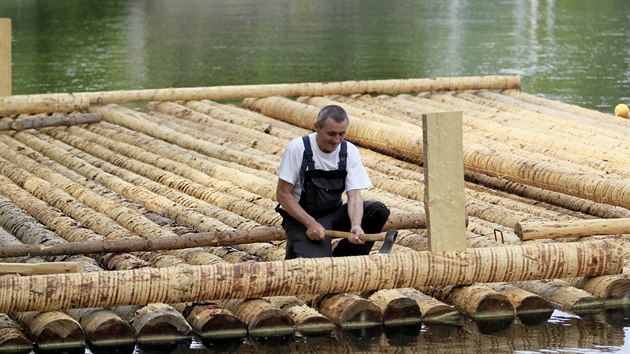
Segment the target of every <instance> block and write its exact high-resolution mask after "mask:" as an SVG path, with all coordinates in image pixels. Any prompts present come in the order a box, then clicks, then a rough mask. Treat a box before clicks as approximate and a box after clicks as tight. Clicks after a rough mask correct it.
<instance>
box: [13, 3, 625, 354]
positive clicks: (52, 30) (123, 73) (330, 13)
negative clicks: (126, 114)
mask: <svg viewBox="0 0 630 354" xmlns="http://www.w3.org/2000/svg"><path fill="white" fill-rule="evenodd" d="M0 17H2V18H11V19H12V25H13V93H14V94H32V93H46V92H76V91H102V90H120V89H143V88H164V87H191V86H215V85H242V84H259V83H261V84H262V83H285V82H311V81H342V80H363V79H393V78H411V77H435V76H477V75H496V74H518V75H521V76H522V91H524V92H528V93H532V94H537V95H541V96H545V97H548V98H551V99H555V100H559V101H563V102H567V103H572V104H577V105H581V106H585V107H589V108H593V109H596V110H600V111H603V112H612V110H613V108H614V106H615V105H616V104H617V103H630V2H628V1H625V0H613V1H599V0H576V1H568V0H564V1H552V0H550V1H534V0H532V1H517V0H512V1H472V0H470V1H465V0H461V1H457V0H443V1H439V0H433V1H358V0H347V1H313V0H310V1H307V0H297V1H288V0H287V1H279V0H268V1H256V0H232V1H202V0H177V1H174V0H173V1H167V0H156V1H150V0H137V1H123V0H100V1H96V0H95V1H87V0H39V1H37V0H0ZM628 335H630V320H629V319H628V315H627V314H626V313H625V312H624V311H621V310H611V311H609V312H607V313H600V314H597V315H594V316H582V317H579V316H573V315H569V314H565V313H561V312H556V313H555V314H554V316H553V317H552V319H551V320H550V321H548V322H545V323H542V324H539V325H534V326H524V325H520V324H512V325H510V326H509V327H507V328H494V329H492V328H490V329H488V328H479V327H478V326H477V324H474V323H466V325H465V326H461V327H460V326H457V327H455V326H448V327H444V328H442V327H430V326H429V327H422V328H412V329H407V330H403V329H395V328H394V329H391V328H384V329H383V328H381V329H377V330H373V331H364V332H360V333H340V332H336V333H335V334H332V335H330V336H324V337H320V338H300V337H296V338H289V339H287V340H284V341H281V340H273V341H256V340H251V339H250V340H246V341H244V342H243V343H238V344H234V345H231V346H225V347H216V346H215V347H212V346H211V348H213V349H223V350H236V351H239V352H260V351H272V352H273V351H279V352H289V351H293V352H305V351H306V352H309V351H310V352H340V351H341V352H350V351H362V352H377V351H386V352H409V351H412V352H440V353H470V352H478V353H499V352H506V353H511V352H519V353H532V352H544V353H567V352H569V353H575V352H581V353H582V352H619V353H624V352H626V353H627V352H630V339H626V337H627V336H628ZM163 349H164V350H165V351H171V352H204V351H207V349H206V347H205V346H204V343H201V342H198V341H194V342H193V343H192V345H182V346H179V347H173V348H166V347H165V348H163ZM146 352H149V351H146Z"/></svg>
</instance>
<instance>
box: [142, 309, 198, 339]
mask: <svg viewBox="0 0 630 354" xmlns="http://www.w3.org/2000/svg"><path fill="white" fill-rule="evenodd" d="M132 325H133V327H134V328H135V331H136V337H137V342H138V344H141V345H148V346H152V345H159V344H161V343H173V342H183V341H188V340H191V332H192V328H191V327H190V325H189V324H188V323H187V322H186V320H185V319H184V318H183V316H181V315H179V316H177V315H176V314H174V313H173V312H170V311H169V312H162V311H154V312H149V313H146V314H144V315H140V316H137V317H136V318H135V319H134V321H133V323H132Z"/></svg>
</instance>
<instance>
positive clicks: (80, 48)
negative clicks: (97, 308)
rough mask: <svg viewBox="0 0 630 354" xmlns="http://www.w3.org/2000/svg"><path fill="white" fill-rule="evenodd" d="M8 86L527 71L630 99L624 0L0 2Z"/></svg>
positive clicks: (598, 97)
mask: <svg viewBox="0 0 630 354" xmlns="http://www.w3.org/2000/svg"><path fill="white" fill-rule="evenodd" d="M0 17H9V18H12V20H13V31H14V42H13V92H14V94H29V93H44V92H71V91H101V90H119V89H141V88H163V87H184V86H214V85H238V84H257V83H283V82H308V81H340V80H354V79H357V80H360V79H390V78H409V77H433V76H476V75H495V74H519V75H522V77H523V80H522V84H523V85H522V86H523V87H522V90H523V91H525V92H528V93H534V94H539V95H543V96H546V97H549V98H552V99H556V100H560V101H563V102H567V103H574V104H578V105H582V106H585V107H589V108H593V109H597V110H600V111H604V112H612V110H613V108H614V106H615V105H616V104H617V103H619V102H625V103H630V102H629V101H630V35H629V34H630V6H629V4H628V3H627V1H625V0H616V1H598V0H579V1H568V0H567V1H517V0H511V1H465V0H460V1H457V0H442V1H439V0H433V1H358V0H350V1H312V0H309V1H306V0H297V1H289V0H286V1H281V0H267V1H255V0H231V1H203V0H181V1H174V0H171V1H168V0H156V1H150V0H136V1H124V0H101V1H87V0H54V1H53V0H39V1H37V0H2V1H0Z"/></svg>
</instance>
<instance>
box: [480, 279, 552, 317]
mask: <svg viewBox="0 0 630 354" xmlns="http://www.w3.org/2000/svg"><path fill="white" fill-rule="evenodd" d="M486 285H487V286H488V287H489V288H491V289H493V290H494V291H496V292H498V293H500V294H503V295H504V296H505V297H506V298H507V299H508V300H509V301H510V303H511V304H512V307H513V308H514V312H515V313H516V317H517V318H518V319H519V320H520V321H521V323H523V324H526V325H535V324H538V323H542V322H545V321H547V320H549V318H550V317H551V314H552V313H553V310H554V308H553V306H552V305H551V303H549V301H547V300H545V299H543V298H542V297H541V296H539V295H536V294H533V293H530V292H529V291H526V290H523V289H521V288H518V287H516V286H514V285H511V284H506V283H496V284H486Z"/></svg>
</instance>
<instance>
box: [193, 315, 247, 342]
mask: <svg viewBox="0 0 630 354" xmlns="http://www.w3.org/2000/svg"><path fill="white" fill-rule="evenodd" d="M191 325H192V326H193V330H194V331H195V332H196V333H197V334H198V335H199V336H200V337H201V338H205V339H228V338H243V337H246V336H247V326H246V325H245V323H243V321H241V320H240V319H239V318H238V317H236V316H234V315H232V314H229V313H222V314H218V315H212V316H207V317H205V318H204V320H203V321H201V322H200V321H196V322H195V323H191Z"/></svg>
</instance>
